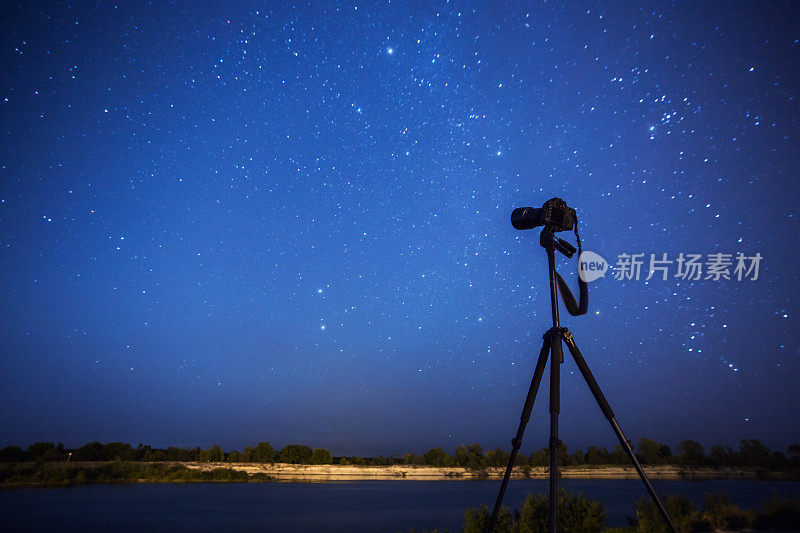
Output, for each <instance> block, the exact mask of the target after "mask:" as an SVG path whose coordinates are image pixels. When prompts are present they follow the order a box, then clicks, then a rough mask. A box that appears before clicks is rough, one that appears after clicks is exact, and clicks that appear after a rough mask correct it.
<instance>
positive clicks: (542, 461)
mask: <svg viewBox="0 0 800 533" xmlns="http://www.w3.org/2000/svg"><path fill="white" fill-rule="evenodd" d="M549 464H550V450H548V449H547V448H541V449H540V450H536V451H535V452H533V453H532V454H531V458H530V465H531V466H547V465H549Z"/></svg>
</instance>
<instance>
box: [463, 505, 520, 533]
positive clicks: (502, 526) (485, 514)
mask: <svg viewBox="0 0 800 533" xmlns="http://www.w3.org/2000/svg"><path fill="white" fill-rule="evenodd" d="M491 518H492V512H491V511H490V510H489V507H488V506H487V505H486V504H483V505H482V506H480V507H479V508H477V509H467V510H466V512H465V513H464V533H485V531H486V528H488V527H489V520H490V519H491ZM515 530H516V524H515V520H514V518H513V517H512V516H511V511H509V510H508V507H506V506H505V505H503V506H501V507H500V512H499V513H498V516H497V523H496V524H495V526H494V530H493V533H511V532H513V531H515Z"/></svg>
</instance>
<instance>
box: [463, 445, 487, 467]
mask: <svg viewBox="0 0 800 533" xmlns="http://www.w3.org/2000/svg"><path fill="white" fill-rule="evenodd" d="M467 452H468V454H469V455H468V456H467V468H473V469H475V468H483V467H484V466H486V459H485V458H484V457H483V447H482V446H481V445H480V444H470V445H469V446H467Z"/></svg>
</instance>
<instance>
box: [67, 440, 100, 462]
mask: <svg viewBox="0 0 800 533" xmlns="http://www.w3.org/2000/svg"><path fill="white" fill-rule="evenodd" d="M72 458H73V459H74V460H75V461H102V460H103V445H102V444H101V443H99V442H87V443H86V444H84V445H83V446H81V447H80V448H78V449H77V450H75V452H74V453H73V454H72Z"/></svg>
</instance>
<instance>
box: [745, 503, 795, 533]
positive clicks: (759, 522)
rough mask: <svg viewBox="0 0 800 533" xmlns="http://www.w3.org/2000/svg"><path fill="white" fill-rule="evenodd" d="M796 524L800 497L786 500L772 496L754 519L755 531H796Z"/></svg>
mask: <svg viewBox="0 0 800 533" xmlns="http://www.w3.org/2000/svg"><path fill="white" fill-rule="evenodd" d="M797 524H800V496H795V497H794V498H792V499H788V500H786V499H782V498H778V497H777V496H773V497H772V498H771V499H770V500H769V501H767V502H766V503H765V504H764V507H763V508H762V510H761V512H760V513H758V516H757V517H756V519H755V527H756V529H769V530H773V531H797Z"/></svg>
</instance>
